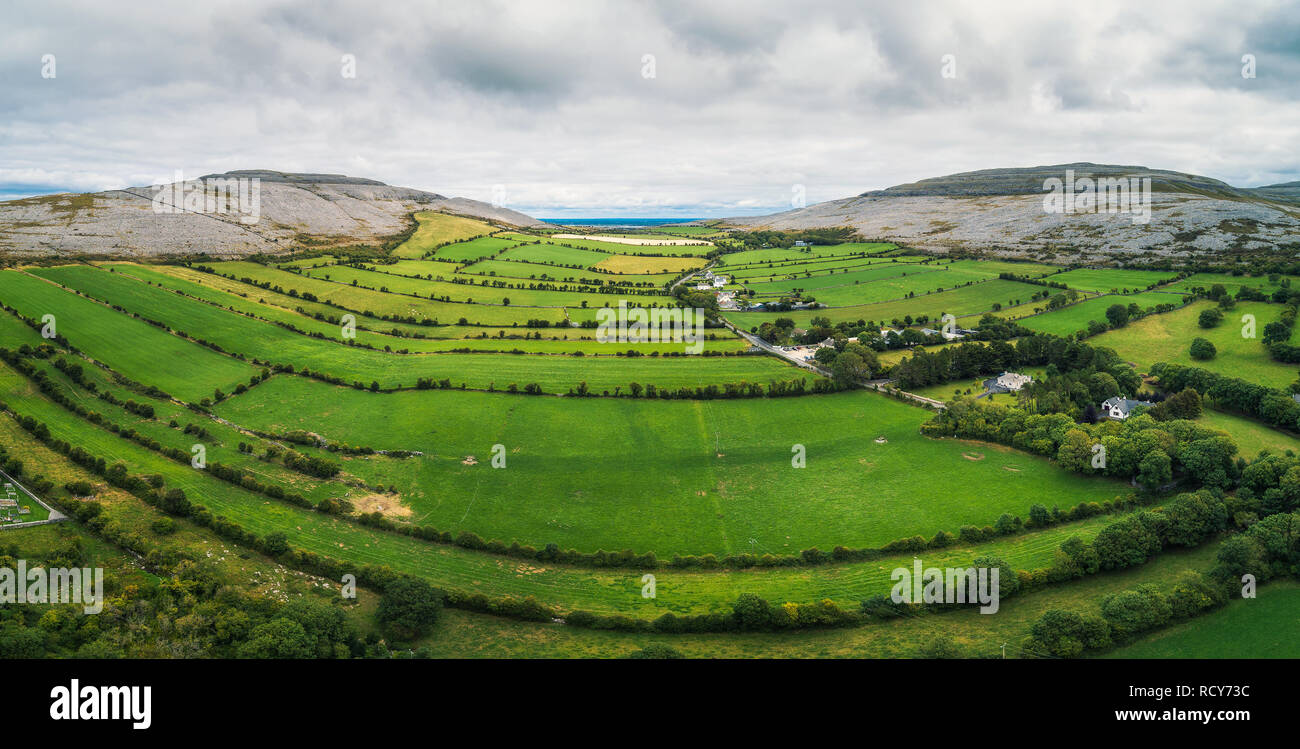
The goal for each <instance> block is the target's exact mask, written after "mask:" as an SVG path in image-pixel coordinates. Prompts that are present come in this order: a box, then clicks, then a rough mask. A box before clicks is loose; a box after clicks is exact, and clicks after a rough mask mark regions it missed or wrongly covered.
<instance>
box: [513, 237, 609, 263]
mask: <svg viewBox="0 0 1300 749" xmlns="http://www.w3.org/2000/svg"><path fill="white" fill-rule="evenodd" d="M611 254H612V253H608V252H598V251H596V250H586V249H578V248H573V247H560V246H559V245H554V244H545V243H543V244H524V245H519V246H518V247H514V248H512V249H509V250H506V251H505V252H503V253H501V254H500V255H498V256H496V259H498V260H519V261H522V262H525V263H540V264H542V265H561V266H577V267H581V268H589V267H593V266H595V265H596V264H597V263H599V262H601V261H602V260H608V259H609V258H610V256H611Z"/></svg>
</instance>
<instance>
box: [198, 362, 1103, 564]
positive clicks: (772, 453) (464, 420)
mask: <svg viewBox="0 0 1300 749" xmlns="http://www.w3.org/2000/svg"><path fill="white" fill-rule="evenodd" d="M257 391H258V394H257V397H250V398H244V397H242V396H241V397H237V398H232V399H230V400H228V401H227V402H225V403H223V404H222V405H221V406H220V408H219V410H220V411H221V415H222V416H223V417H226V418H228V419H230V420H232V421H234V422H236V423H240V424H244V425H246V426H254V427H256V428H262V429H273V430H276V431H279V430H288V429H298V428H301V429H308V430H311V431H314V432H317V433H319V434H323V435H326V436H328V437H329V438H331V439H339V440H344V441H348V442H351V443H355V444H368V445H371V446H373V447H375V448H377V449H403V450H420V451H422V452H424V453H425V457H424V458H421V459H418V460H411V461H406V462H403V463H402V464H401V465H402V467H403V470H405V471H407V472H408V473H403V474H401V475H398V476H392V475H390V476H389V478H387V479H385V481H386V482H389V481H391V482H395V483H397V485H398V487H399V489H400V490H401V491H402V492H403V496H404V497H406V498H407V501H408V502H409V503H410V506H411V507H412V508H413V509H414V510H415V515H416V516H417V517H424V518H427V519H428V521H429V522H432V523H433V524H434V525H438V526H439V527H443V526H448V525H450V524H453V523H455V522H458V521H460V520H462V519H465V520H466V522H473V523H474V529H475V530H476V532H480V533H485V534H487V535H491V536H495V537H501V538H505V537H519V538H527V539H530V540H534V541H539V542H543V543H544V542H546V541H555V542H556V543H560V544H561V545H562V546H574V547H576V548H592V547H596V548H607V549H621V548H633V549H637V550H653V551H655V552H656V553H659V554H669V553H677V552H687V551H694V552H698V553H703V552H715V553H723V552H728V551H744V550H747V549H748V546H749V544H748V540H747V539H749V538H756V539H758V543H761V544H762V545H763V547H764V549H763V550H770V551H772V552H773V553H783V552H784V553H797V552H798V551H800V550H802V549H804V548H807V547H809V546H820V547H821V548H824V549H829V548H830V547H831V546H833V545H834V544H845V545H850V546H875V545H880V544H883V543H885V542H888V541H890V540H893V539H895V538H899V537H903V536H909V535H914V534H917V533H920V534H923V535H926V536H927V537H929V536H932V535H933V534H934V533H935V532H937V531H939V530H954V531H955V530H956V528H957V526H959V525H961V524H963V523H971V524H978V525H981V526H983V525H985V524H988V523H991V522H992V521H993V520H995V519H996V518H997V516H998V515H1000V514H1001V513H1002V512H1012V513H1016V514H1024V513H1026V512H1027V511H1028V509H1029V505H1031V504H1033V503H1034V502H1037V501H1039V499H1037V498H1039V497H1044V496H1050V497H1052V498H1053V499H1052V503H1054V504H1060V505H1061V506H1062V507H1064V506H1067V505H1072V504H1075V503H1077V502H1078V501H1084V500H1093V499H1098V500H1100V499H1110V498H1112V497H1115V496H1117V495H1122V494H1126V493H1127V490H1126V489H1125V488H1124V487H1123V486H1122V485H1120V484H1117V483H1114V482H1110V481H1104V480H1093V479H1086V478H1082V477H1078V476H1074V475H1070V474H1067V473H1065V472H1064V471H1061V470H1060V469H1058V468H1056V467H1055V466H1054V465H1052V464H1050V463H1048V462H1047V461H1045V460H1042V459H1039V458H1034V457H1031V456H1027V455H1024V454H1020V453H1015V452H1013V451H1010V450H1005V449H1002V448H997V447H992V446H984V445H973V444H971V443H963V442H958V441H945V440H930V439H927V438H924V437H922V436H920V434H919V433H918V432H917V429H918V427H919V425H920V424H921V422H923V421H924V420H925V419H926V418H928V416H927V413H926V412H925V411H923V410H921V409H917V408H914V407H911V406H907V405H904V404H901V403H898V402H896V401H893V400H891V399H888V398H885V397H883V396H879V395H875V394H872V393H848V394H837V395H832V396H818V397H816V398H808V397H805V398H789V399H774V400H747V401H712V402H709V401H700V402H681V401H678V402H669V401H664V402H660V401H632V400H567V399H565V400H557V399H527V398H524V399H521V398H518V397H515V398H513V399H512V398H510V397H509V396H503V395H492V394H486V393H469V394H466V393H455V392H441V391H417V392H405V393H395V394H372V393H366V392H361V391H355V390H349V389H342V388H334V387H330V386H325V385H321V384H318V383H313V382H310V381H306V380H303V379H301V378H275V379H274V380H272V381H271V382H268V383H265V384H263V385H261V386H259V387H258V388H257ZM368 413H369V414H373V413H384V414H388V415H389V416H388V418H386V419H384V420H382V422H381V421H378V420H373V419H365V418H363V417H362V414H368ZM430 414H436V415H437V416H436V418H433V419H431V418H430V417H429V416H428V415H430ZM878 436H885V437H886V438H887V440H888V442H887V443H886V444H877V443H876V442H875V441H874V440H875V438H876V437H878ZM493 444H503V445H505V448H506V451H507V455H508V464H507V468H506V469H505V470H492V469H490V468H488V467H487V466H485V465H483V463H484V462H485V460H484V459H485V457H486V454H487V453H488V452H489V449H490V447H491V446H492V445H493ZM794 444H802V445H805V447H806V449H807V455H808V468H807V469H806V470H800V469H794V468H792V467H791V462H790V446H791V445H794ZM968 454H969V455H975V456H977V459H971V458H970V457H966V455H968ZM466 455H475V456H477V457H478V458H479V461H480V464H479V465H475V466H465V465H463V464H462V463H461V460H462V459H464V458H465V456H466ZM918 466H930V467H931V468H929V469H927V470H917V467H918ZM350 470H351V469H350ZM938 477H949V478H938ZM958 477H960V478H958ZM935 481H940V483H941V484H942V485H943V486H944V487H945V488H944V489H943V490H942V491H938V492H936V489H935V486H934V485H932V484H933V482H935ZM524 497H527V501H522V500H523V498H524ZM469 518H474V519H475V520H473V521H470V520H469ZM773 528H779V529H780V531H775V532H774V531H773V530H772V529H773ZM761 551H762V550H760V552H761Z"/></svg>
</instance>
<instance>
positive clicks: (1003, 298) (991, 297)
mask: <svg viewBox="0 0 1300 749" xmlns="http://www.w3.org/2000/svg"><path fill="white" fill-rule="evenodd" d="M1037 292H1038V287H1037V286H1032V285H1030V284H1026V283H1020V282H1018V281H1004V280H1001V279H994V280H992V281H982V282H973V283H971V285H969V286H961V287H959V288H956V289H949V290H947V291H942V292H938V293H932V294H917V296H916V297H914V298H908V299H896V300H892V301H887V302H878V303H875V304H859V305H853V306H844V307H830V308H827V309H818V310H797V311H793V312H780V313H772V312H728V313H726V317H727V319H728V320H730V321H731V322H732V323H734V324H735V325H737V326H738V327H740V328H743V329H745V330H748V329H750V328H756V327H758V326H759V325H760V324H762V323H763V322H765V321H772V320H775V319H776V318H777V317H788V318H790V319H792V320H794V321H795V324H796V325H800V326H806V325H807V324H808V323H809V321H811V320H812V318H814V317H825V318H828V319H830V321H831V322H832V323H836V322H840V321H856V320H864V321H875V322H878V323H879V322H888V321H891V320H894V319H901V318H903V317H905V316H910V317H912V318H914V319H915V318H919V317H920V316H921V315H927V316H928V317H929V319H930V320H938V319H939V318H940V317H941V316H942V315H944V314H945V313H946V314H952V315H956V316H957V317H962V316H966V315H978V314H981V313H983V312H987V311H989V310H991V309H993V305H994V304H1001V305H1004V306H1014V305H1016V304H1019V303H1022V302H1026V301H1028V300H1029V298H1030V296H1031V295H1033V294H1035V293H1037ZM819 299H820V297H819Z"/></svg>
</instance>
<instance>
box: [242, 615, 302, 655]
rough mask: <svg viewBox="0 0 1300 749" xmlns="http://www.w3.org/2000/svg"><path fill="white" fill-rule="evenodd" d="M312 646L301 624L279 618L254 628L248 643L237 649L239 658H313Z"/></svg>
mask: <svg viewBox="0 0 1300 749" xmlns="http://www.w3.org/2000/svg"><path fill="white" fill-rule="evenodd" d="M314 645H315V643H313V642H312V639H311V637H309V636H308V635H307V631H306V630H304V629H303V628H302V625H301V624H299V623H298V622H295V621H293V620H292V619H286V618H284V617H280V618H277V619H272V620H271V621H269V622H266V623H265V624H259V625H257V626H256V627H254V628H253V634H252V635H251V636H250V637H249V639H248V641H247V642H245V643H244V644H243V645H241V646H240V647H239V657H240V658H276V659H279V658H313V657H315V655H316V648H315V647H314Z"/></svg>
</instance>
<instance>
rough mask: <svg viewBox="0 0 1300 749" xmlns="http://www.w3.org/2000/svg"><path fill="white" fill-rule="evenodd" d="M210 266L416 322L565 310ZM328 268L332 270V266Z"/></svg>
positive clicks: (494, 320)
mask: <svg viewBox="0 0 1300 749" xmlns="http://www.w3.org/2000/svg"><path fill="white" fill-rule="evenodd" d="M211 267H212V268H213V269H214V270H216V272H217V273H220V274H222V275H226V276H229V277H231V278H234V279H243V278H249V279H252V280H253V281H257V282H263V283H265V282H269V283H271V284H272V287H271V290H273V291H274V290H276V289H279V290H281V291H283V292H285V293H287V292H289V291H297V292H299V293H301V292H304V291H306V292H310V293H312V294H314V295H315V296H316V298H317V299H319V300H321V301H324V302H330V303H332V304H336V305H338V306H340V307H344V308H346V309H348V310H353V311H356V312H360V313H364V314H365V315H366V316H367V317H379V316H383V315H394V316H397V317H400V318H403V319H405V318H414V319H415V320H416V321H419V320H433V321H436V322H438V323H441V324H444V325H446V324H450V323H455V322H457V321H458V320H460V319H461V318H465V319H466V321H468V322H469V323H477V324H480V325H496V326H509V325H512V324H518V325H523V324H525V323H526V322H527V321H528V320H529V319H533V318H536V319H541V320H549V321H551V322H552V323H558V322H560V321H562V320H563V319H564V312H563V310H560V309H549V310H547V309H524V308H522V307H518V308H516V307H504V306H500V305H470V304H464V303H456V302H438V301H434V300H431V299H417V298H415V297H410V296H403V295H399V294H385V293H383V292H380V291H375V290H372V289H364V288H360V287H359V286H350V285H347V284H343V283H336V282H334V281H326V280H324V279H321V278H314V277H312V276H308V275H299V274H297V273H289V272H287V271H282V270H276V269H274V268H268V267H266V266H264V265H258V264H257V263H250V262H246V261H228V262H220V263H213V264H212V266H211ZM329 270H333V268H330V269H329ZM290 296H292V295H290ZM334 314H335V315H337V314H339V311H338V310H334Z"/></svg>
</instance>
